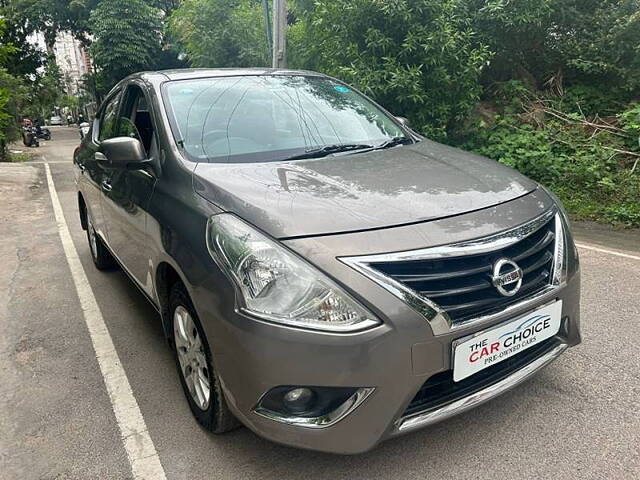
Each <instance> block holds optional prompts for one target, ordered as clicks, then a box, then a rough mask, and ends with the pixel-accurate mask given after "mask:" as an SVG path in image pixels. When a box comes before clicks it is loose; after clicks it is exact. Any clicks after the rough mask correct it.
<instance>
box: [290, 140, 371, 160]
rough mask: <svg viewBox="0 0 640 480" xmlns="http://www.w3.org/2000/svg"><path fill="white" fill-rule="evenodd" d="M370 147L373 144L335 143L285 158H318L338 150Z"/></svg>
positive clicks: (347, 150) (338, 151)
mask: <svg viewBox="0 0 640 480" xmlns="http://www.w3.org/2000/svg"><path fill="white" fill-rule="evenodd" d="M367 148H368V149H371V148H373V145H369V144H366V143H343V144H336V145H325V146H324V147H320V148H314V149H312V150H307V151H306V152H304V153H301V154H299V155H293V156H291V157H287V158H286V159H285V160H301V159H303V158H320V157H325V156H327V155H331V154H332V153H340V152H350V151H352V150H364V149H367Z"/></svg>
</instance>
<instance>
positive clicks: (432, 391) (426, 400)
mask: <svg viewBox="0 0 640 480" xmlns="http://www.w3.org/2000/svg"><path fill="white" fill-rule="evenodd" d="M559 343H560V342H559V340H558V339H557V338H556V337H551V338H548V339H547V340H544V341H542V342H540V343H538V344H537V345H534V346H533V347H530V348H527V349H526V350H525V351H524V352H522V353H519V354H517V355H514V356H513V357H510V358H508V359H506V360H503V361H502V362H500V363H497V364H495V365H493V366H491V367H489V368H486V369H484V370H481V371H480V372H478V373H476V374H474V375H472V376H470V377H468V378H465V379H464V380H462V381H460V382H454V381H453V370H447V371H444V372H440V373H436V374H435V375H433V376H431V377H430V378H429V379H428V380H427V381H426V382H425V383H424V384H423V385H422V387H421V388H420V390H418V393H416V395H415V397H413V400H411V403H409V406H408V407H407V409H406V410H405V412H404V414H403V415H402V416H403V417H408V416H411V415H413V414H415V413H425V412H428V411H430V410H435V409H437V408H440V407H442V406H444V405H447V404H449V403H452V402H455V401H456V400H459V399H461V398H465V397H468V396H469V395H472V394H473V393H475V392H477V391H479V390H482V389H484V388H487V387H489V386H491V385H493V384H495V383H497V382H499V381H500V380H503V379H504V378H506V377H508V376H509V375H511V374H513V373H514V372H516V371H518V370H520V369H521V368H523V367H525V366H526V365H528V364H529V363H531V362H533V361H534V360H536V359H537V358H539V357H541V356H542V355H544V354H545V353H547V352H549V351H550V350H551V349H553V348H554V347H556V346H557V345H558V344H559Z"/></svg>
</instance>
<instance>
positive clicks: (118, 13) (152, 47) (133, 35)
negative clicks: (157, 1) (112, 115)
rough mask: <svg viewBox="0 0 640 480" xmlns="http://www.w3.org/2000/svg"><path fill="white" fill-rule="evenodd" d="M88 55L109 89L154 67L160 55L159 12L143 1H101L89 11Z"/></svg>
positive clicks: (160, 30) (160, 15) (160, 21)
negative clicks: (89, 40) (89, 37)
mask: <svg viewBox="0 0 640 480" xmlns="http://www.w3.org/2000/svg"><path fill="white" fill-rule="evenodd" d="M89 25H90V27H91V28H92V31H93V35H94V37H95V39H94V42H93V44H92V45H91V50H90V52H91V55H92V56H93V60H94V63H95V65H96V67H97V68H98V69H99V72H100V75H101V80H102V82H103V85H104V89H105V90H108V89H109V88H110V87H112V86H113V85H115V84H116V83H117V82H118V81H119V80H121V79H122V78H124V77H126V76H127V75H129V74H131V73H134V72H138V71H142V70H147V69H150V68H153V65H154V63H155V61H156V59H157V58H158V56H159V55H160V50H161V42H162V36H161V35H162V13H161V11H160V10H159V9H158V8H155V7H153V6H151V5H149V3H148V2H146V1H144V0H101V1H100V2H99V3H98V6H97V7H96V8H95V9H94V10H93V11H92V12H91V15H90V17H89Z"/></svg>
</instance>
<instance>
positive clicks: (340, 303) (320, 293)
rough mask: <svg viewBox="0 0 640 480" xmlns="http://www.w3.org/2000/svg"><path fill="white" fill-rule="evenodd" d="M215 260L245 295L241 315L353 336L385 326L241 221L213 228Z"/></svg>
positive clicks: (216, 222) (210, 242)
mask: <svg viewBox="0 0 640 480" xmlns="http://www.w3.org/2000/svg"><path fill="white" fill-rule="evenodd" d="M207 246H208V248H209V252H210V253H211V256H212V257H213V258H214V260H216V261H217V262H218V264H219V265H220V266H221V267H222V268H223V269H224V270H225V271H226V272H227V273H228V274H229V275H230V276H231V278H232V279H233V281H234V282H235V284H236V285H237V287H238V290H239V292H240V294H241V297H242V298H241V301H242V305H240V308H241V310H243V311H245V312H247V313H249V314H251V315H254V316H256V317H258V318H261V319H264V320H268V321H272V322H277V323H283V324H286V325H293V326H297V327H303V328H311V329H316V330H325V331H332V332H352V331H357V330H362V329H365V328H369V327H372V326H374V325H377V324H379V323H380V322H379V321H378V320H377V319H376V318H375V317H374V316H373V314H371V313H370V312H369V311H367V310H366V309H365V308H364V307H363V306H361V305H359V304H358V303H357V302H356V301H355V300H353V299H352V298H351V297H349V296H348V295H347V294H346V293H345V292H344V291H343V290H342V289H341V288H340V287H339V286H338V285H336V284H335V283H334V282H333V281H331V280H330V279H329V278H327V276H326V275H324V274H323V273H321V272H320V271H319V270H318V269H317V268H314V267H313V266H311V265H309V264H308V263H307V262H305V261H304V260H303V259H301V258H299V257H298V256H296V255H295V254H293V253H292V252H290V251H289V250H287V249H286V248H285V247H283V246H282V245H280V244H278V243H277V242H276V241H274V240H272V239H270V238H268V237H267V236H266V235H264V234H262V233H261V232H259V231H258V230H256V229H255V228H254V227H252V226H250V225H248V224H247V223H246V222H244V221H243V220H241V219H239V218H238V217H236V216H235V215H232V214H228V213H222V214H219V215H214V216H212V217H211V218H210V219H209V222H208V224H207Z"/></svg>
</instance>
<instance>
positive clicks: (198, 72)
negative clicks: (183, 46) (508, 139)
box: [129, 68, 324, 80]
mask: <svg viewBox="0 0 640 480" xmlns="http://www.w3.org/2000/svg"><path fill="white" fill-rule="evenodd" d="M257 75H282V76H299V75H303V76H313V77H323V76H324V75H323V74H321V73H317V72H311V71H308V70H289V69H281V68H179V69H173V70H158V71H153V72H140V73H137V74H134V75H132V76H131V77H129V78H135V77H139V78H146V79H151V78H157V77H164V79H165V80H188V79H194V78H211V77H238V76H257Z"/></svg>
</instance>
